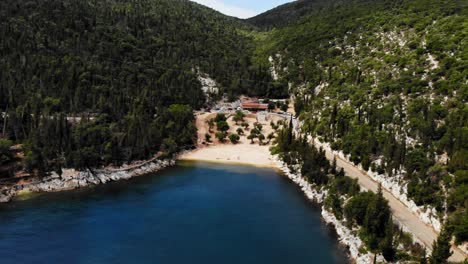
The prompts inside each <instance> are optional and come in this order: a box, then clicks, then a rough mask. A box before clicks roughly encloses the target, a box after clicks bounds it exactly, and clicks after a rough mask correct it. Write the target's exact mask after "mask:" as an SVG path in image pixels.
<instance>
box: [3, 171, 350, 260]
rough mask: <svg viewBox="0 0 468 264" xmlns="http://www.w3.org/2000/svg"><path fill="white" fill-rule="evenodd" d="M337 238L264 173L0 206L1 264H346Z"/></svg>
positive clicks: (142, 184)
mask: <svg viewBox="0 0 468 264" xmlns="http://www.w3.org/2000/svg"><path fill="white" fill-rule="evenodd" d="M346 262H347V259H346V256H345V254H344V253H343V250H342V249H341V248H340V247H339V245H337V243H336V241H335V238H334V235H333V232H332V231H330V230H329V228H327V227H326V226H325V225H324V223H323V222H321V220H320V213H319V208H316V207H314V205H312V204H311V203H309V202H307V201H306V199H305V198H304V197H303V195H302V193H301V192H300V191H299V190H298V189H297V188H296V187H295V186H294V185H293V184H292V183H290V182H289V181H288V180H287V179H286V178H285V177H281V176H280V175H278V173H277V172H275V171H273V170H269V169H259V168H254V167H244V166H237V165H236V166H229V165H214V164H207V163H183V164H181V165H179V166H176V167H174V168H171V169H168V170H166V171H164V172H161V173H158V174H155V175H149V176H145V177H140V178H138V179H134V180H131V181H129V182H123V183H112V184H108V185H104V186H100V187H96V188H92V189H87V190H80V191H73V192H66V193H58V194H44V195H40V196H39V197H35V198H34V199H28V200H22V201H15V202H13V203H9V204H4V205H0V263H2V264H9V263H15V264H16V263H21V264H23V263H41V264H42V263H66V264H73V263H93V264H94V263H112V264H114V263H171V264H172V263H174V264H178V263H184V264H186V263H208V264H209V263H216V264H218V263H226V264H229V263H233V264H234V263H236V264H238V263H239V264H241V263H244V264H247V263H269V264H274V263H281V264H285V263H346Z"/></svg>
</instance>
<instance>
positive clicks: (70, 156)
mask: <svg viewBox="0 0 468 264" xmlns="http://www.w3.org/2000/svg"><path fill="white" fill-rule="evenodd" d="M243 27H244V26H243V25H242V24H241V23H240V22H238V21H237V20H235V19H232V18H228V17H226V16H223V15H221V14H219V13H217V12H215V11H213V10H211V9H208V8H205V7H203V6H201V5H198V4H195V3H192V2H189V1H183V0H143V1H126V0H117V1H109V0H104V1H94V0H80V1H76V0H64V1H62V0H60V1H58V0H50V1H49V0H47V1H46V0H28V1H26V0H19V1H16V0H15V1H13V0H6V1H1V3H0V53H1V54H2V56H1V59H0V72H2V74H0V113H2V112H6V114H5V116H4V115H0V124H2V127H1V128H2V129H1V131H0V132H1V133H2V134H4V135H5V136H6V137H7V138H8V139H10V140H12V141H14V142H15V143H25V153H26V163H27V164H26V165H27V166H26V167H27V168H28V170H30V171H36V172H38V175H43V173H44V172H47V171H50V170H60V168H61V167H63V166H66V167H74V168H78V169H79V168H87V167H94V166H100V165H104V164H109V163H113V164H122V163H124V162H129V161H132V160H134V159H143V158H147V157H149V156H150V155H152V154H154V153H156V152H157V151H158V150H165V151H167V152H174V151H177V150H178V149H180V148H190V147H192V146H193V144H194V142H195V127H194V126H193V124H192V123H193V122H192V121H193V115H192V110H193V109H198V108H200V107H202V106H203V104H204V103H205V95H204V94H203V92H202V90H201V85H200V82H199V81H198V80H197V78H198V74H201V73H203V74H209V75H210V77H212V78H214V79H215V80H216V81H217V82H218V83H219V84H220V86H221V89H222V91H221V92H226V93H229V94H239V93H246V94H252V95H259V94H264V92H265V91H267V90H268V81H269V80H271V77H270V76H269V74H268V71H267V69H266V68H265V69H261V68H258V67H255V66H254V65H253V64H252V63H251V62H250V57H251V54H252V52H253V50H254V47H253V44H252V40H251V38H250V37H246V36H244V35H243V34H240V33H239V32H238V29H239V28H243ZM242 80H249V81H242ZM255 80H259V81H260V82H256V81H255ZM257 83H258V85H257ZM247 88H249V89H247ZM6 154H7V153H6V152H4V151H2V162H4V161H3V160H6V159H9V157H8V156H6Z"/></svg>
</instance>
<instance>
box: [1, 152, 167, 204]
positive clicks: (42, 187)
mask: <svg viewBox="0 0 468 264" xmlns="http://www.w3.org/2000/svg"><path fill="white" fill-rule="evenodd" d="M174 164H175V160H154V161H151V162H147V163H144V164H142V165H141V166H136V167H130V168H121V169H115V170H96V171H90V170H87V171H76V170H74V169H66V170H63V172H62V175H61V176H60V175H58V174H57V173H55V172H53V173H52V174H51V175H50V176H47V177H45V178H44V179H42V180H41V181H38V182H32V183H28V184H21V185H15V186H12V187H4V188H3V189H2V190H0V202H9V201H10V200H11V199H12V198H13V197H14V196H15V195H17V194H18V192H20V191H31V192H60V191H67V190H74V189H78V188H83V187H88V186H95V185H99V184H104V183H107V182H113V181H120V180H128V179H130V178H133V177H137V176H142V175H146V174H149V173H154V172H157V171H159V170H161V169H164V168H166V167H169V166H173V165H174Z"/></svg>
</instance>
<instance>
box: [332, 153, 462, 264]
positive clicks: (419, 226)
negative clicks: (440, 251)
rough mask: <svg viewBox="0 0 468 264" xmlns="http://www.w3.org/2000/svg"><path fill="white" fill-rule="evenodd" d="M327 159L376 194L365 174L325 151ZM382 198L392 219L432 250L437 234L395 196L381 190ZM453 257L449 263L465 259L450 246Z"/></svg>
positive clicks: (377, 185) (458, 251) (375, 184)
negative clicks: (389, 209) (386, 201)
mask: <svg viewBox="0 0 468 264" xmlns="http://www.w3.org/2000/svg"><path fill="white" fill-rule="evenodd" d="M326 156H327V159H328V160H330V161H332V160H333V158H334V157H336V164H337V166H338V167H339V168H343V169H344V171H345V172H346V174H347V175H348V176H349V177H351V178H355V179H358V182H359V185H360V186H361V187H363V188H365V189H367V190H370V191H373V192H377V189H378V187H379V184H378V183H377V182H375V181H374V180H372V178H371V177H370V176H369V175H367V173H366V172H364V171H362V170H360V169H359V168H357V167H356V166H354V165H353V164H351V163H350V162H348V161H346V160H344V159H342V158H340V157H338V156H336V155H334V154H333V153H332V152H331V151H329V150H326ZM382 192H383V196H384V197H385V199H387V200H388V204H389V206H390V208H391V210H392V213H393V217H394V218H395V219H396V220H397V221H398V222H399V223H401V224H402V225H403V226H405V227H406V228H407V229H408V231H410V232H411V233H413V234H414V235H415V236H416V238H417V239H418V240H420V242H422V243H424V245H425V246H426V247H427V248H429V249H432V243H433V242H434V241H435V240H436V239H437V236H438V234H437V233H436V232H435V231H434V229H432V227H430V226H428V225H426V224H424V223H423V222H422V220H421V219H419V217H418V216H416V215H415V214H413V213H412V212H411V211H410V209H409V208H408V207H407V206H405V205H404V204H403V203H401V202H400V201H399V200H398V199H397V198H395V196H393V195H392V194H391V193H390V192H388V191H387V190H385V189H382ZM452 251H453V255H452V256H451V257H450V259H449V260H450V261H453V262H462V261H463V260H465V259H466V256H465V255H464V254H463V252H462V251H461V250H460V249H459V248H457V247H455V246H452Z"/></svg>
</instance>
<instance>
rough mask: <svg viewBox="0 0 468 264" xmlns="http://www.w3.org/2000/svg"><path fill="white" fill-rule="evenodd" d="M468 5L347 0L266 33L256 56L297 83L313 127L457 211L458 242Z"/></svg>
mask: <svg viewBox="0 0 468 264" xmlns="http://www.w3.org/2000/svg"><path fill="white" fill-rule="evenodd" d="M304 2H307V1H304ZM467 4H468V2H467V1H457V0H444V1H439V0H437V1H436V0H424V1H423V0H412V1H409V0H408V1H407V0H401V1H386V0H377V1H365V0H362V1H341V4H339V5H334V6H333V8H327V7H323V8H321V9H320V12H314V13H313V15H311V16H302V17H300V18H299V19H298V20H297V21H296V22H295V23H292V24H291V23H290V24H289V25H287V26H285V27H279V28H275V29H274V30H272V31H269V32H263V33H262V37H261V38H258V39H257V40H258V42H259V46H258V49H257V54H256V58H257V61H260V62H262V63H264V64H268V63H269V62H268V58H269V57H270V61H271V62H272V64H273V70H274V71H275V72H276V73H278V74H279V76H281V78H282V79H284V80H287V81H289V82H291V83H292V87H293V88H292V91H291V92H292V93H293V94H294V96H295V99H296V100H295V106H296V111H297V112H298V113H300V115H301V119H302V120H303V121H304V126H303V129H304V132H306V133H309V134H310V135H311V136H313V137H318V138H319V139H320V140H322V141H325V142H329V143H330V144H331V147H332V148H333V149H335V150H342V151H343V152H344V154H345V155H346V154H349V155H350V159H351V160H352V161H353V162H354V163H355V164H361V165H362V167H363V168H364V169H365V170H367V169H371V170H372V171H374V172H376V173H379V174H385V175H386V176H387V177H388V178H389V179H390V181H393V182H397V183H399V184H401V185H403V186H406V187H405V189H407V193H408V195H409V197H410V198H411V199H412V200H414V201H415V202H416V203H417V204H418V205H431V206H433V207H435V208H436V209H437V211H438V212H439V217H440V218H441V219H442V218H443V216H444V212H448V213H449V216H450V220H451V221H450V224H451V225H450V229H451V231H453V234H454V235H455V237H456V240H457V243H461V242H463V241H467V240H468V232H467V230H468V229H467V227H468V223H467V221H468V214H467V208H468V204H467V201H468V183H467V177H468V167H467V166H468V163H467V161H468V107H467V99H468V98H467V97H468V80H467V76H468V53H467V48H468V36H467V33H468V22H467V21H468V19H467V18H468V13H467V12H468V6H467ZM295 6H296V7H298V8H300V7H299V6H298V5H295ZM291 7H294V5H293V4H291V5H288V8H291ZM276 13H277V14H280V13H281V12H280V11H278V10H276ZM288 13H292V14H294V11H288ZM260 17H262V16H260ZM406 184H407V185H406Z"/></svg>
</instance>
